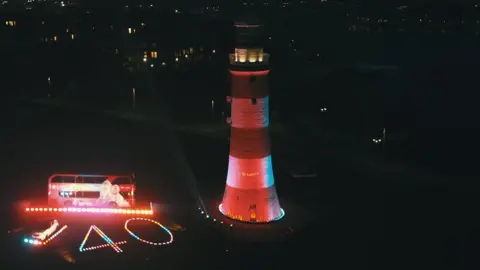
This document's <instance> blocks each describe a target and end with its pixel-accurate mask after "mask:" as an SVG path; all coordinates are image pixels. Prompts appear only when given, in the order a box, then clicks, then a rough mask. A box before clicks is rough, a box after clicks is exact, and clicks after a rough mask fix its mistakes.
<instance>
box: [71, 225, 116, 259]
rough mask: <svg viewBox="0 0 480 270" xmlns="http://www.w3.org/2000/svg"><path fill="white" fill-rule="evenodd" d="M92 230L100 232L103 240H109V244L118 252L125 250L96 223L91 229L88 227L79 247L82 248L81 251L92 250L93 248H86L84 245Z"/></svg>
mask: <svg viewBox="0 0 480 270" xmlns="http://www.w3.org/2000/svg"><path fill="white" fill-rule="evenodd" d="M92 230H95V231H96V232H97V233H98V235H100V237H102V238H103V240H105V242H107V245H108V246H110V247H112V248H113V249H114V250H115V251H116V252H117V253H120V252H123V250H121V249H120V248H119V247H118V245H117V244H116V243H114V242H113V241H112V239H110V238H109V237H108V236H107V235H106V234H105V233H104V232H103V231H102V230H100V229H99V228H98V227H97V226H95V225H92V226H90V229H88V232H87V234H86V235H85V237H84V238H83V241H82V243H81V244H80V247H79V248H78V249H79V250H80V252H83V251H87V250H91V248H84V246H85V243H86V242H87V239H88V237H89V236H90V233H91V232H92Z"/></svg>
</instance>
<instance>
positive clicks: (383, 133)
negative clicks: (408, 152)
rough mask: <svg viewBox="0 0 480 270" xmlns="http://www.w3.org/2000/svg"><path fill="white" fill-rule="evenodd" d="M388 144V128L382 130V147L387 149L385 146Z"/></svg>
mask: <svg viewBox="0 0 480 270" xmlns="http://www.w3.org/2000/svg"><path fill="white" fill-rule="evenodd" d="M386 143H387V128H383V129H382V147H383V148H385V144H386Z"/></svg>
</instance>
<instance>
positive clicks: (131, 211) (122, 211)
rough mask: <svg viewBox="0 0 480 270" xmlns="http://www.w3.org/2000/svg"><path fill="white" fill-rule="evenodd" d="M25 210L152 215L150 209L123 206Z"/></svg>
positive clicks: (35, 209) (28, 210) (32, 209)
mask: <svg viewBox="0 0 480 270" xmlns="http://www.w3.org/2000/svg"><path fill="white" fill-rule="evenodd" d="M25 212H61V213H98V214H124V215H153V210H152V209H128V208H127V209H125V208H91V207H89V208H86V207H62V208H25Z"/></svg>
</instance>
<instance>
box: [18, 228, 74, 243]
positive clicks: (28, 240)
mask: <svg viewBox="0 0 480 270" xmlns="http://www.w3.org/2000/svg"><path fill="white" fill-rule="evenodd" d="M66 228H67V225H64V226H63V227H62V228H60V230H58V231H57V232H56V233H54V234H53V235H52V236H50V237H49V238H47V240H45V241H42V240H39V239H35V238H32V239H29V238H24V239H23V242H25V243H27V244H31V245H35V246H41V245H46V244H48V243H49V242H51V241H52V240H53V239H54V238H55V237H57V236H58V235H59V234H60V233H61V232H63V231H64V230H65V229H66Z"/></svg>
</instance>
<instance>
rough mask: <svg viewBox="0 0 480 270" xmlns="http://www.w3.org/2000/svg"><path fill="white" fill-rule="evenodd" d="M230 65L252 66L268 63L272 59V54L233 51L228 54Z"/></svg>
mask: <svg viewBox="0 0 480 270" xmlns="http://www.w3.org/2000/svg"><path fill="white" fill-rule="evenodd" d="M228 58H229V60H230V65H234V66H251V65H268V63H269V60H270V54H268V53H258V54H256V53H255V54H253V53H252V54H247V55H239V54H235V53H232V54H230V55H229V56H228Z"/></svg>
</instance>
